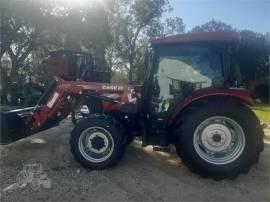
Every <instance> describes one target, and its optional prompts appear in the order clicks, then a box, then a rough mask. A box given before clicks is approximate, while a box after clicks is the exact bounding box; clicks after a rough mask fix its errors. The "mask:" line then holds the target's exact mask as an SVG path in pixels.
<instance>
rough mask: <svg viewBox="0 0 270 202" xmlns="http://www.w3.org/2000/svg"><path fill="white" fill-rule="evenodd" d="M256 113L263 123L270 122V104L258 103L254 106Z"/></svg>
mask: <svg viewBox="0 0 270 202" xmlns="http://www.w3.org/2000/svg"><path fill="white" fill-rule="evenodd" d="M252 109H253V111H254V112H255V114H256V115H257V116H258V118H259V119H260V121H261V123H267V124H270V106H269V105H263V104H258V105H255V106H254V107H252Z"/></svg>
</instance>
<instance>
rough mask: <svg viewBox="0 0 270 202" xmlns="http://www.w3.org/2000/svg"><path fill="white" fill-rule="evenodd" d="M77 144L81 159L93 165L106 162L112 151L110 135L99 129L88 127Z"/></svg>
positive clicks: (112, 145)
mask: <svg viewBox="0 0 270 202" xmlns="http://www.w3.org/2000/svg"><path fill="white" fill-rule="evenodd" d="M78 144H79V151H80V153H81V154H82V155H83V157H84V158H85V159H86V160H88V161H90V162H93V163H100V162H103V161H105V160H107V159H108V158H110V156H111V155H112V153H113V149H114V141H113V138H112V135H111V133H110V132H109V131H107V130H106V129H104V128H101V127H90V128H87V129H86V130H84V131H83V132H82V134H81V136H80V138H79V143H78Z"/></svg>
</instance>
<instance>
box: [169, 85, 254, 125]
mask: <svg viewBox="0 0 270 202" xmlns="http://www.w3.org/2000/svg"><path fill="white" fill-rule="evenodd" d="M213 96H215V97H216V96H223V97H228V98H233V99H236V100H238V101H240V102H242V103H244V104H247V105H254V101H253V99H252V97H251V96H250V94H249V92H248V91H247V90H246V89H243V88H227V89H203V90H199V91H197V92H195V93H194V94H193V95H191V96H189V97H187V98H186V99H185V100H184V101H182V102H180V103H179V104H178V105H177V106H176V108H175V110H174V111H173V113H172V114H171V115H170V116H169V118H168V121H167V125H168V126H171V125H172V124H173V123H174V122H175V120H176V118H177V116H178V114H179V113H181V111H182V110H184V109H185V108H186V107H188V106H189V105H190V104H192V103H193V102H195V101H198V100H200V99H204V98H208V97H213Z"/></svg>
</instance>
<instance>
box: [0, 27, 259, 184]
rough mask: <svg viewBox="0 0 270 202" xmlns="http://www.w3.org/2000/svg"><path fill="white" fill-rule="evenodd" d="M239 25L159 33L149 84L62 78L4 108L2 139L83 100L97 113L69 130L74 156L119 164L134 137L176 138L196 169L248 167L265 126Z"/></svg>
mask: <svg viewBox="0 0 270 202" xmlns="http://www.w3.org/2000/svg"><path fill="white" fill-rule="evenodd" d="M239 42H240V38H239V35H238V34H237V33H233V32H217V33H191V34H184V35H177V36H170V37H165V38H161V39H157V40H154V41H153V42H152V47H153V51H152V54H151V57H149V61H148V65H147V68H148V77H147V80H146V81H145V84H144V85H143V86H135V85H121V84H119V85H118V84H110V83H96V82H86V81H69V80H63V79H60V78H56V79H55V82H54V83H53V84H52V85H51V86H50V87H49V88H48V89H47V91H46V92H45V93H44V94H43V96H42V97H41V98H40V100H39V102H38V103H37V105H36V106H35V107H34V108H28V109H21V110H16V111H9V112H5V113H2V115H1V123H2V128H1V143H2V144H9V143H11V142H14V141H16V140H18V139H21V138H23V137H26V136H29V135H31V134H34V133H36V132H38V131H41V130H45V129H47V128H50V127H52V126H55V125H57V124H58V123H59V122H60V121H61V120H63V119H65V118H66V117H67V116H68V114H69V113H70V112H71V111H72V109H74V108H75V107H76V105H77V104H78V103H79V102H80V100H81V99H86V100H88V101H89V103H92V102H93V100H95V102H94V103H95V104H94V105H95V107H94V108H95V109H96V112H95V113H93V114H91V115H89V116H87V117H85V118H83V119H81V120H80V121H79V122H78V123H77V124H76V125H75V127H74V129H73V131H72V133H71V137H70V147H71V152H72V154H73V155H74V157H75V159H76V160H77V161H78V162H79V163H81V164H82V165H83V166H84V167H87V168H90V169H105V168H109V167H111V166H114V165H115V164H116V163H117V162H118V161H119V160H120V159H121V158H122V157H123V155H124V153H125V149H126V147H127V145H128V143H130V142H131V141H132V140H133V138H134V137H135V136H141V137H142V144H143V146H147V145H154V146H159V147H167V146H168V145H169V144H174V145H175V147H176V150H177V153H178V154H179V156H180V157H181V159H182V161H183V162H184V163H186V165H187V166H188V167H189V168H190V169H192V170H193V171H195V172H197V173H199V174H201V175H204V176H210V177H213V178H218V179H222V178H232V177H236V176H237V175H239V174H241V173H245V172H247V171H248V170H249V169H250V167H251V166H252V165H253V164H255V163H257V162H258V160H259V155H260V152H261V151H263V148H264V144H263V131H262V128H261V126H260V122H259V120H258V118H257V117H256V116H255V114H254V113H253V112H252V111H251V110H250V108H249V106H250V105H253V100H252V98H251V97H250V95H249V94H248V92H247V91H246V90H245V89H243V88H241V74H240V72H239V68H238V65H237V63H236V60H235V58H234V50H235V49H236V47H237V45H238V44H239Z"/></svg>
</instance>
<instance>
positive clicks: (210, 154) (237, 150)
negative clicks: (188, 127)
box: [193, 116, 246, 165]
mask: <svg viewBox="0 0 270 202" xmlns="http://www.w3.org/2000/svg"><path fill="white" fill-rule="evenodd" d="M245 141H246V139H245V134H244V131H243V129H242V127H241V126H240V125H239V124H238V123H237V122H236V121H234V120H232V119H230V118H228V117H224V116H215V117H210V118H208V119H206V120H204V121H203V122H202V123H201V124H200V125H199V126H198V127H197V128H196V130H195V133H194V136H193V144H194V148H195V150H196V152H197V154H198V155H199V156H200V157H201V158H202V159H203V160H205V161H207V162H208V163H211V164H215V165H224V164H229V163H231V162H233V161H235V160H236V159H238V158H239V156H240V155H241V154H242V153H243V151H244V148H245Z"/></svg>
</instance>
